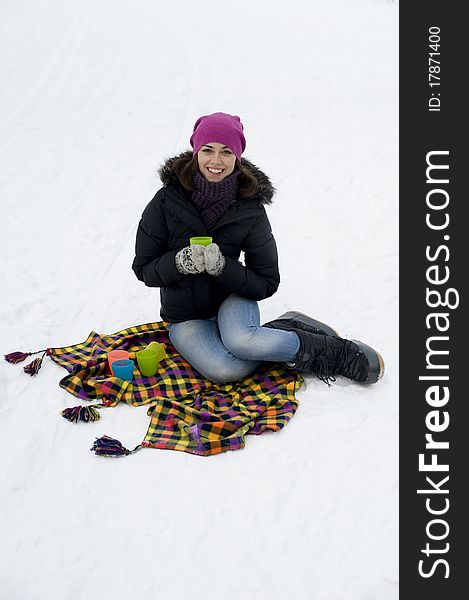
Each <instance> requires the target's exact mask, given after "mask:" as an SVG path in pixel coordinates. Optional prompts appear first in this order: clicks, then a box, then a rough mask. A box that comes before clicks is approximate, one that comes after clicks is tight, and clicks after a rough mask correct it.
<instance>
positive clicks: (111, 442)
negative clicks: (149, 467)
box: [90, 435, 142, 456]
mask: <svg viewBox="0 0 469 600" xmlns="http://www.w3.org/2000/svg"><path fill="white" fill-rule="evenodd" d="M140 448H142V445H139V446H136V447H135V448H134V449H133V450H128V449H127V448H124V446H123V445H122V444H121V443H120V442H119V440H115V439H114V438H112V437H109V436H108V435H103V437H100V438H96V439H95V441H94V443H93V447H92V448H90V450H91V451H92V452H93V451H94V453H95V454H97V455H98V456H127V455H128V454H133V453H134V452H137V450H140Z"/></svg>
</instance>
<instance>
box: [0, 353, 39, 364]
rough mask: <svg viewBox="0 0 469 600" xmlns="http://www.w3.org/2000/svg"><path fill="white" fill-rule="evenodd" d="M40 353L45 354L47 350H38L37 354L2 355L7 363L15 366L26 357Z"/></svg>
mask: <svg viewBox="0 0 469 600" xmlns="http://www.w3.org/2000/svg"><path fill="white" fill-rule="evenodd" d="M41 352H47V350H38V351H37V352H10V354H4V355H3V356H4V357H5V360H6V361H7V362H9V363H13V364H14V365H16V364H17V363H19V362H23V360H26V359H27V358H28V356H32V355H33V354H40V353H41Z"/></svg>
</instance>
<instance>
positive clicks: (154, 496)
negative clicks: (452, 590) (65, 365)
mask: <svg viewBox="0 0 469 600" xmlns="http://www.w3.org/2000/svg"><path fill="white" fill-rule="evenodd" d="M398 8H399V7H398V4H397V3H394V2H388V1H386V0H353V1H352V0H349V1H346V0H330V1H329V2H325V1H324V0H309V1H306V0H305V1H301V0H291V1H290V2H288V3H277V4H276V3H267V2H258V3H256V2H248V1H247V0H239V1H238V2H237V3H236V4H230V5H223V6H220V5H213V4H207V3H200V2H198V3H194V2H189V1H188V0H181V1H179V2H174V3H172V4H170V3H168V2H162V1H152V0H136V1H134V2H128V1H126V0H113V1H112V2H111V0H94V1H91V0H81V2H72V1H71V0H47V2H46V1H45V0H3V1H2V3H1V6H0V44H1V56H2V60H1V62H0V75H1V80H2V82H3V85H2V86H1V89H0V123H1V128H0V161H1V165H2V166H1V172H0V192H1V193H0V222H1V235H0V254H1V256H3V257H4V258H3V266H2V269H1V275H0V278H1V279H0V294H1V309H0V310H1V313H0V316H1V322H2V337H1V348H0V350H1V353H2V354H5V353H7V352H11V351H14V350H26V351H27V350H34V349H40V348H43V347H47V346H62V345H68V344H71V343H76V342H79V341H82V340H84V339H85V338H86V337H87V335H88V333H89V332H90V331H91V330H95V331H98V332H102V333H112V332H114V331H118V330H119V329H122V328H124V327H127V326H129V325H131V324H138V323H145V322H150V321H154V320H159V306H158V292H157V291H156V290H151V289H147V288H145V286H144V285H143V284H141V283H140V282H139V281H137V279H136V278H135V277H134V275H133V273H132V271H131V269H130V264H131V261H132V258H133V246H134V236H135V231H136V226H137V222H138V219H139V217H140V214H141V212H142V210H143V208H144V207H145V205H146V204H147V202H148V201H149V200H150V199H151V197H152V196H153V194H154V192H155V190H156V189H157V188H158V187H159V182H158V179H157V177H156V175H155V171H156V168H157V166H158V165H159V164H160V163H161V162H162V161H163V160H164V158H166V157H168V156H170V155H172V154H175V153H178V152H180V151H182V150H185V149H186V148H188V140H189V136H190V133H191V131H192V125H193V123H194V121H195V120H196V118H197V117H198V116H200V115H201V114H209V113H211V112H214V111H217V110H222V111H225V112H230V113H232V114H239V115H240V116H241V118H242V120H243V122H244V125H245V131H246V137H247V143H248V145H247V149H246V152H245V156H246V157H247V158H249V159H250V160H252V161H253V162H255V163H256V164H258V165H259V166H260V168H261V169H263V170H265V171H266V172H267V173H268V174H269V176H270V177H271V179H272V181H273V183H274V185H275V186H276V187H277V190H278V193H277V195H276V198H275V203H274V204H273V206H272V207H271V208H270V209H269V215H270V218H271V222H272V225H273V229H274V233H275V236H276V239H277V243H278V247H279V253H280V266H281V273H282V284H281V286H280V289H279V291H278V293H277V294H276V295H275V296H274V297H272V298H270V299H268V300H266V301H264V302H263V303H262V304H261V312H262V316H263V318H264V320H268V319H270V318H273V317H275V316H277V315H279V314H281V313H282V312H284V311H285V310H287V309H292V308H297V309H299V310H302V311H304V312H308V313H310V314H313V315H315V316H317V317H318V318H321V319H323V320H325V321H326V322H329V323H330V324H332V325H334V326H335V327H337V328H338V329H339V331H340V332H341V333H342V334H343V335H344V336H345V337H347V336H350V337H358V338H361V339H363V340H364V341H366V342H367V343H370V344H372V345H374V346H375V347H376V348H378V349H379V350H380V351H381V352H382V354H383V356H384V357H385V360H386V368H387V372H386V376H385V378H384V380H383V381H382V382H380V383H379V384H378V385H376V386H371V387H361V386H357V385H354V384H352V383H349V382H348V381H347V380H341V381H339V382H338V383H337V384H335V385H334V386H333V387H332V388H330V389H328V388H327V387H326V386H325V385H324V384H322V383H321V382H319V381H317V380H315V379H313V378H311V377H309V378H307V380H306V383H305V386H304V387H303V388H302V389H301V390H300V392H299V394H298V397H299V399H300V408H299V410H298V412H297V414H296V415H295V417H294V419H293V420H292V421H291V423H290V424H289V425H288V426H287V427H286V428H285V429H284V430H283V431H281V432H280V433H277V434H264V435H262V436H259V437H254V436H253V437H249V438H248V440H247V444H246V448H245V449H244V450H242V451H238V452H230V453H226V454H224V455H220V456H217V457H212V458H201V457H196V456H192V455H187V454H183V453H177V452H170V451H158V450H143V451H142V452H139V453H138V454H136V455H135V456H131V457H127V458H124V459H121V460H112V459H103V458H100V457H96V456H95V455H94V454H93V453H91V452H89V451H88V449H89V447H90V446H91V443H92V441H93V440H94V438H95V437H99V436H101V435H103V434H104V433H106V434H108V435H111V436H113V437H116V438H118V439H120V440H121V441H122V442H123V443H124V444H125V445H126V446H128V447H133V446H134V445H136V444H137V443H138V442H139V441H140V440H141V439H142V437H143V435H144V434H145V431H146V427H147V424H148V418H147V416H146V411H145V409H144V408H143V409H140V410H139V409H132V408H129V407H127V406H118V407H117V408H115V409H112V410H109V411H106V413H105V414H104V415H103V417H102V419H101V421H99V422H97V423H92V424H86V425H85V424H82V425H72V424H70V423H68V422H67V421H66V420H64V419H62V418H61V417H60V415H59V411H60V410H61V409H62V408H63V407H64V406H73V405H75V404H77V402H76V399H75V398H74V397H72V396H70V395H69V394H67V393H66V392H64V391H63V390H61V389H60V388H59V387H58V385H57V384H58V381H59V379H60V378H61V377H62V376H63V375H64V374H65V371H63V370H62V369H60V368H59V367H58V366H57V365H55V364H54V363H52V362H51V361H45V364H44V366H43V368H42V370H41V372H40V373H39V374H38V376H37V377H35V378H30V377H28V376H27V375H25V374H24V373H23V371H22V368H21V366H22V365H9V364H7V363H6V362H2V363H1V365H0V381H1V390H2V400H1V402H0V444H1V445H0V449H1V457H2V459H1V462H2V467H1V472H0V486H1V487H0V531H1V532H2V534H1V542H0V565H1V567H0V600H42V599H46V598H47V599H48V600H84V599H86V600H95V599H98V598H102V597H103V596H104V595H106V597H112V598H113V600H133V599H137V598H138V599H139V600H149V599H150V598H151V599H153V598H158V600H185V599H186V598H202V597H203V598H204V599H205V600H212V599H215V598H216V599H217V600H234V599H235V598H236V599H237V600H284V599H285V598H289V599H290V600H393V599H395V598H397V597H398V563H397V558H398V536H397V521H398V467H397V463H398V400H397V390H398V354H397V343H398V337H397V329H398V309H397V306H398V305H397V299H398V280H397V264H398V246H397V222H398V208H397V180H398V173H397V146H398V139H397V118H398V114H397V113H398V109H397V85H398V84H397V70H398V65H397V61H398V34H397V23H398Z"/></svg>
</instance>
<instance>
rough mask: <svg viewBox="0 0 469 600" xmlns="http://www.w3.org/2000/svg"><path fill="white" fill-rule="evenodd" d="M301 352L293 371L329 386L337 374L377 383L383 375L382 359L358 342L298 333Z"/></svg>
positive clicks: (360, 381) (371, 349)
mask: <svg viewBox="0 0 469 600" xmlns="http://www.w3.org/2000/svg"><path fill="white" fill-rule="evenodd" d="M296 334H297V335H298V337H299V338H300V349H299V351H298V354H297V356H296V359H295V362H294V364H293V365H290V366H291V367H292V368H294V369H297V370H298V371H300V372H303V373H310V374H313V375H316V376H317V378H318V379H320V380H321V381H324V382H325V383H327V384H328V385H330V384H329V381H335V380H336V379H335V376H336V375H343V376H344V377H348V379H351V380H352V381H356V382H357V383H376V382H377V381H378V380H379V379H380V378H381V377H382V376H383V373H384V361H383V358H382V356H381V355H380V354H378V352H376V350H373V348H370V346H367V345H366V344H364V343H363V342H359V341H358V340H345V339H343V338H341V337H338V336H331V335H325V334H315V333H310V332H308V331H302V330H297V331H296Z"/></svg>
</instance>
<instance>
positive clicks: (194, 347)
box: [168, 294, 300, 383]
mask: <svg viewBox="0 0 469 600" xmlns="http://www.w3.org/2000/svg"><path fill="white" fill-rule="evenodd" d="M168 329H169V339H170V340H171V343H172V344H173V346H174V347H175V348H176V350H177V351H178V352H179V354H181V355H182V356H183V357H184V358H185V359H186V360H187V362H189V363H190V364H191V365H192V366H193V367H194V368H195V369H197V371H199V373H201V374H202V375H203V376H204V377H205V378H207V379H210V380H211V381H214V382H216V383H228V382H230V381H237V380H238V379H242V378H243V377H246V376H247V375H249V374H250V373H252V372H253V371H254V370H255V369H256V368H257V367H258V366H259V365H260V364H261V363H262V362H265V361H270V362H293V361H294V359H295V357H296V354H297V352H298V350H299V348H300V340H299V338H298V336H297V335H296V333H294V332H293V331H283V330H281V329H271V328H269V327H261V326H260V316H259V307H258V305H257V302H255V301H254V300H248V299H247V298H241V297H240V296H237V295H236V294H232V295H231V296H228V298H227V299H226V300H225V301H224V302H223V303H222V305H221V306H220V308H219V310H218V315H217V316H216V317H214V318H213V319H204V320H201V319H194V320H191V321H183V322H182V323H169V325H168Z"/></svg>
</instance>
